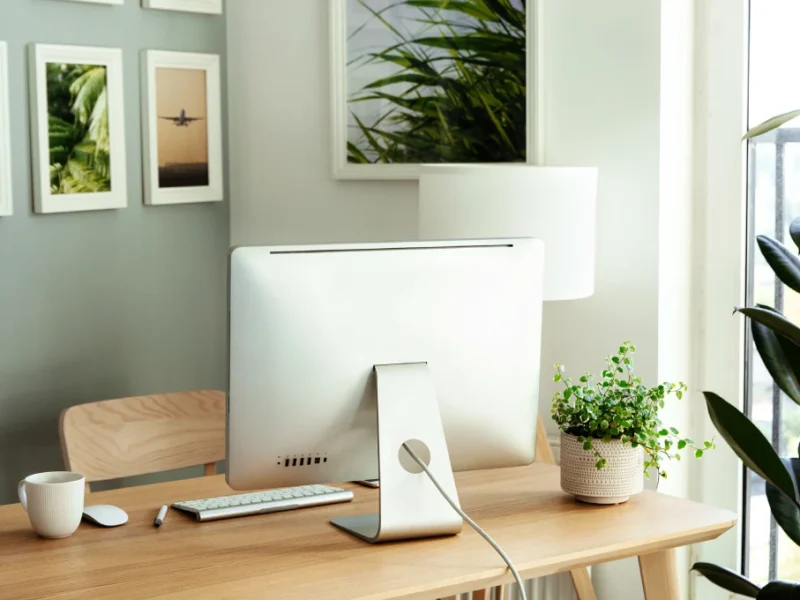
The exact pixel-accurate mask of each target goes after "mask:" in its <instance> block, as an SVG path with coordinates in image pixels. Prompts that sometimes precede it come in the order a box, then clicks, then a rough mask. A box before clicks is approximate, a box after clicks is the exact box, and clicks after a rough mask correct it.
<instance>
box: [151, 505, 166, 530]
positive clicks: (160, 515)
mask: <svg viewBox="0 0 800 600" xmlns="http://www.w3.org/2000/svg"><path fill="white" fill-rule="evenodd" d="M166 518H167V505H166V504H165V505H164V506H162V507H161V510H159V511H158V516H157V517H156V520H155V521H153V525H155V526H156V527H161V524H162V523H163V522H164V519H166Z"/></svg>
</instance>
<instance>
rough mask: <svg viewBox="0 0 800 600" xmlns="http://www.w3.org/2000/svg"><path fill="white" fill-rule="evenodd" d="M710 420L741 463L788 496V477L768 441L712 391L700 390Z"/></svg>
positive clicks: (791, 492)
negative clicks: (704, 399)
mask: <svg viewBox="0 0 800 600" xmlns="http://www.w3.org/2000/svg"><path fill="white" fill-rule="evenodd" d="M703 395H704V396H705V398H706V407H707V408H708V414H709V416H710V417H711V421H712V422H713V423H714V426H715V427H716V428H717V431H719V433H720V435H722V437H723V438H725V441H726V442H728V445H729V446H730V447H731V449H732V450H733V451H734V452H735V453H736V455H737V456H738V457H739V458H741V459H742V462H744V464H745V465H746V466H747V467H748V468H749V469H751V470H752V471H753V472H755V473H756V474H757V475H760V476H761V477H763V478H764V479H765V480H767V481H769V482H770V483H772V484H773V485H774V486H775V487H777V488H778V489H779V490H781V491H782V492H783V493H784V494H786V495H787V496H789V498H792V499H794V498H795V497H796V492H795V488H794V482H793V481H792V476H791V475H790V474H789V472H788V471H787V470H786V467H784V466H783V463H782V462H781V459H780V457H779V456H778V454H777V453H776V452H775V450H774V449H773V448H772V444H770V442H769V440H767V438H765V437H764V434H763V433H761V430H759V428H758V427H756V426H755V425H754V424H753V423H752V422H751V421H750V420H749V419H748V418H747V417H746V416H744V415H743V414H742V413H741V411H739V409H737V408H736V407H735V406H733V405H732V404H729V403H728V402H726V401H725V400H723V399H722V398H720V397H719V396H717V395H716V394H715V393H713V392H703Z"/></svg>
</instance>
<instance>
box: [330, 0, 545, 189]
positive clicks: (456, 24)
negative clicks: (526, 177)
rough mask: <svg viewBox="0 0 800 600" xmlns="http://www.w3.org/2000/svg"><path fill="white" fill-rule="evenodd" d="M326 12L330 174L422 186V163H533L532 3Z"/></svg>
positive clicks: (397, 3)
mask: <svg viewBox="0 0 800 600" xmlns="http://www.w3.org/2000/svg"><path fill="white" fill-rule="evenodd" d="M437 4H438V6H437ZM330 6H331V12H330V26H331V32H330V38H331V43H332V48H331V53H330V56H331V61H332V62H331V77H332V80H331V93H332V99H331V110H332V126H333V132H332V141H333V144H334V147H333V153H332V154H333V161H334V165H333V171H334V177H336V178H338V179H417V178H418V177H419V165H420V164H422V163H442V162H447V163H495V162H503V163H504V162H534V159H535V156H534V155H535V154H536V151H537V147H536V146H537V142H536V140H535V138H534V132H535V127H534V125H535V121H536V115H537V111H539V110H540V108H539V106H540V105H539V103H538V98H537V97H536V96H537V95H538V94H539V93H540V92H539V90H540V87H541V86H538V85H536V77H537V75H538V71H539V70H538V69H536V64H535V58H536V57H538V56H539V55H540V53H539V52H537V45H538V44H539V40H540V36H539V35H536V27H538V26H539V23H541V21H542V20H541V9H540V7H539V3H536V2H534V1H533V0H528V1H527V2H526V1H525V0H497V1H493V2H472V1H469V2H450V1H448V0H439V1H438V2H436V1H435V0H434V1H433V2H417V1H416V0H331V4H330ZM526 7H527V8H526Z"/></svg>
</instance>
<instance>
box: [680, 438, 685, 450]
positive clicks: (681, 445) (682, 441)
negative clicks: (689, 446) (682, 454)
mask: <svg viewBox="0 0 800 600" xmlns="http://www.w3.org/2000/svg"><path fill="white" fill-rule="evenodd" d="M684 448H686V440H679V441H678V450H683V449H684Z"/></svg>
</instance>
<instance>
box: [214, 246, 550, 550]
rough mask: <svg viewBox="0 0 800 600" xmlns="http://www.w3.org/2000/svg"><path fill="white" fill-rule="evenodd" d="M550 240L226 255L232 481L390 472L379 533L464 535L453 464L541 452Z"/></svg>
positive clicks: (361, 532)
mask: <svg viewBox="0 0 800 600" xmlns="http://www.w3.org/2000/svg"><path fill="white" fill-rule="evenodd" d="M543 263H544V247H543V244H542V242H541V241H540V240H533V239H498V240H470V241H450V242H413V243H384V244H358V245H328V246H305V247H300V246H298V247H239V248H235V249H234V250H232V251H231V254H230V274H229V275H230V282H229V293H230V304H229V307H230V317H229V361H230V362H229V388H228V389H229V394H228V429H227V459H228V468H227V481H228V484H229V485H230V486H231V487H232V488H234V489H239V490H245V489H246V490H252V489H262V488H267V487H282V486H300V485H308V484H316V483H328V482H336V481H354V480H364V479H371V478H380V500H379V513H378V514H373V515H356V516H349V517H342V518H339V519H335V520H334V521H333V524H334V525H336V526H337V527H339V528H341V529H344V530H346V531H348V532H350V533H353V534H355V535H357V536H359V537H361V538H363V539H365V540H368V541H370V542H379V541H387V540H396V539H409V538H418V537H428V536H436V535H448V534H455V533H458V532H459V531H460V530H461V527H462V519H461V517H460V516H459V515H458V514H457V513H456V512H455V511H454V510H453V508H452V507H451V505H450V504H448V502H447V501H446V500H445V498H444V497H443V496H442V495H440V494H439V491H437V489H436V487H435V484H434V482H433V481H432V480H431V479H429V478H428V477H426V474H425V473H424V472H422V470H421V468H420V464H419V463H417V462H415V461H414V460H412V457H411V456H410V455H409V453H408V452H407V451H406V450H405V447H404V444H407V445H408V447H409V448H413V449H414V453H415V454H416V455H417V456H418V457H419V458H420V459H421V460H422V461H423V462H424V463H425V464H426V465H427V467H428V470H429V474H430V475H431V476H432V477H434V476H435V479H436V480H437V481H438V483H439V485H440V486H441V490H442V492H443V493H445V492H446V493H447V494H448V495H449V496H450V497H451V498H453V499H455V500H454V501H455V502H456V503H457V502H458V500H457V493H456V488H455V483H454V479H453V471H462V470H473V469H486V468H495V467H506V466H517V465H524V464H528V463H530V462H531V461H532V460H533V457H534V448H535V442H536V423H537V416H538V395H539V358H540V342H541V311H542V277H543V269H544V264H543Z"/></svg>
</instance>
